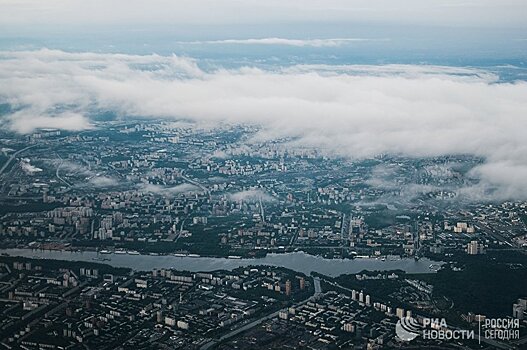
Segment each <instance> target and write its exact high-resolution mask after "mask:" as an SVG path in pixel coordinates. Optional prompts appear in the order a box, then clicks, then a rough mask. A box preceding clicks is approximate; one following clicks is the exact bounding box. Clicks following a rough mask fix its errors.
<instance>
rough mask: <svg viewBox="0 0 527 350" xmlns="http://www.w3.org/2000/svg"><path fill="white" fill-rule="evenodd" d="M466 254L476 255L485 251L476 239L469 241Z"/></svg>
mask: <svg viewBox="0 0 527 350" xmlns="http://www.w3.org/2000/svg"><path fill="white" fill-rule="evenodd" d="M466 251H467V254H469V255H478V254H484V253H485V246H484V245H483V244H481V243H479V242H478V241H471V242H470V243H468V244H467V250H466Z"/></svg>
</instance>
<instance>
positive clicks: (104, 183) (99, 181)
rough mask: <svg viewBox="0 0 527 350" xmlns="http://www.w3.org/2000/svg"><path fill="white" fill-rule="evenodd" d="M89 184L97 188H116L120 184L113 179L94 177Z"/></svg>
mask: <svg viewBox="0 0 527 350" xmlns="http://www.w3.org/2000/svg"><path fill="white" fill-rule="evenodd" d="M89 183H90V184H91V185H93V186H95V187H100V188H104V187H113V186H116V185H117V184H118V183H119V182H118V181H117V180H116V179H115V178H113V177H108V176H94V177H92V178H91V179H90V181H89Z"/></svg>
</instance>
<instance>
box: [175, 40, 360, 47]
mask: <svg viewBox="0 0 527 350" xmlns="http://www.w3.org/2000/svg"><path fill="white" fill-rule="evenodd" d="M368 40H369V39H361V38H334V39H285V38H259V39H225V40H207V41H190V42H185V41H180V42H178V43H180V44H197V45H200V44H211V45H225V44H235V45H285V46H295V47H337V46H341V45H344V44H349V43H352V42H360V41H368Z"/></svg>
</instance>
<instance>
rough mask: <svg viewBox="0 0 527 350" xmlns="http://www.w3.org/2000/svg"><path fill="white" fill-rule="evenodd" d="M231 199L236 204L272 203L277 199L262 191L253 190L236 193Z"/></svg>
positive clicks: (230, 196)
mask: <svg viewBox="0 0 527 350" xmlns="http://www.w3.org/2000/svg"><path fill="white" fill-rule="evenodd" d="M229 199H230V200H231V201H234V202H259V201H260V200H262V202H272V201H274V200H275V199H274V198H273V197H272V196H270V195H269V194H268V193H266V192H264V191H262V190H260V189H251V190H246V191H240V192H236V193H231V194H230V195H229Z"/></svg>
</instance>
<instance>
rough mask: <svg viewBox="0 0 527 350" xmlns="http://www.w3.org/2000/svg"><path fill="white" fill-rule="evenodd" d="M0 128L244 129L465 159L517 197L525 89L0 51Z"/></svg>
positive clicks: (369, 149) (525, 182)
mask: <svg viewBox="0 0 527 350" xmlns="http://www.w3.org/2000/svg"><path fill="white" fill-rule="evenodd" d="M0 99H1V100H2V101H3V102H7V103H9V104H11V105H12V106H13V108H14V110H16V112H14V113H12V114H10V115H8V116H6V117H4V123H5V125H6V126H7V127H8V128H10V129H12V130H15V131H18V132H21V133H26V132H29V131H31V130H32V129H34V128H38V127H62V128H66V129H70V130H71V129H84V128H88V127H90V119H89V117H88V115H90V113H93V112H94V111H97V110H110V111H113V112H116V113H117V114H118V115H121V116H151V117H155V118H175V119H177V118H188V119H191V120H195V121H205V122H208V123H223V122H232V123H250V124H254V125H258V126H260V127H261V131H260V132H259V133H258V135H257V138H259V139H273V138H277V137H289V138H292V139H294V140H295V141H294V142H293V144H298V145H299V146H303V147H305V146H307V147H316V148H319V149H322V150H324V151H326V152H330V153H333V154H338V155H341V156H346V157H352V158H363V157H371V156H375V155H377V154H382V153H388V154H395V155H406V156H415V157H418V156H438V155H447V154H471V155H476V156H480V157H484V158H485V159H486V163H485V164H484V165H482V166H479V167H477V168H476V169H474V170H473V171H472V173H471V175H473V176H475V177H477V178H479V179H481V182H482V186H484V189H485V188H487V187H488V188H494V189H497V191H496V192H495V193H496V194H497V195H498V196H499V197H500V198H503V199H506V198H527V137H526V136H525V130H527V117H526V116H527V84H526V83H525V82H514V83H498V77H497V76H495V75H493V74H491V73H489V72H485V71H481V70H476V69H470V68H453V67H435V66H433V67H430V66H404V65H389V66H305V65H304V66H294V67H287V68H276V69H275V70H272V71H267V70H261V69H256V68H251V67H242V68H239V69H230V70H227V69H223V68H218V69H215V70H212V71H205V70H203V69H201V68H200V67H199V65H198V63H197V62H196V61H194V60H192V59H188V58H181V57H177V56H169V57H164V56H157V55H149V56H134V55H115V54H95V53H75V54H74V53H65V52H62V51H51V50H40V51H34V52H3V53H0Z"/></svg>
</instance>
